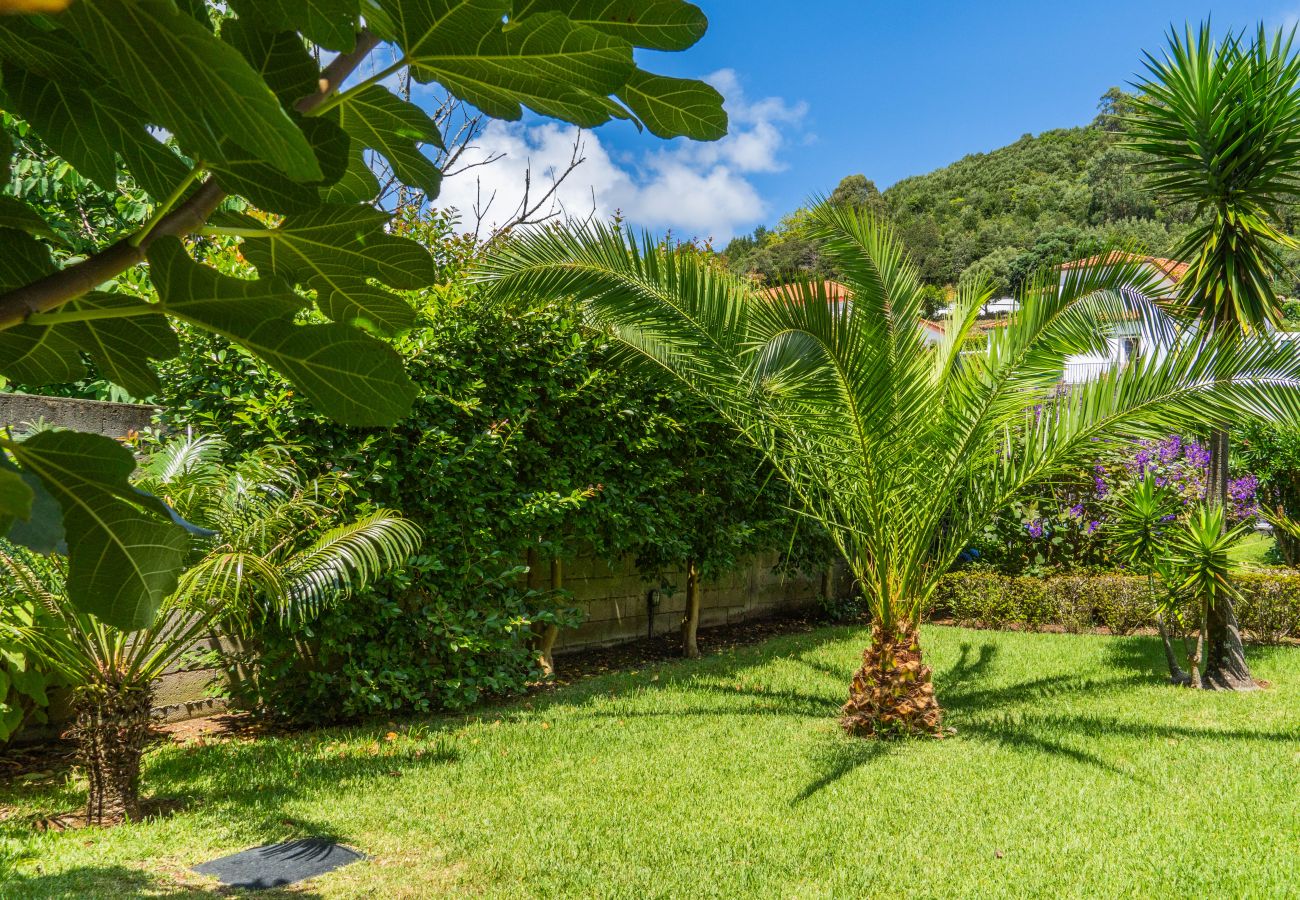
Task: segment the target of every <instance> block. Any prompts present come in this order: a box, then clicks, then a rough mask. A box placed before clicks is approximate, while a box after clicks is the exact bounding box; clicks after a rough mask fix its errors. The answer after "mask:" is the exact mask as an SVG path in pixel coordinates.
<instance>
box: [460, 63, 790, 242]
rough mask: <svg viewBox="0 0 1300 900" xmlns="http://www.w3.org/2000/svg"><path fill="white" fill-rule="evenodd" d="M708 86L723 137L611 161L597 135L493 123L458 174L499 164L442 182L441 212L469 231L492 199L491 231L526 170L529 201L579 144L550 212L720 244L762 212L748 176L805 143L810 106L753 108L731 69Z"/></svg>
mask: <svg viewBox="0 0 1300 900" xmlns="http://www.w3.org/2000/svg"><path fill="white" fill-rule="evenodd" d="M707 80H708V81H709V82H710V83H712V84H713V85H714V87H716V88H717V89H718V90H719V92H721V93H722V95H723V97H724V98H725V105H726V109H727V113H728V116H729V118H730V130H729V133H728V134H727V136H726V137H724V138H722V139H721V140H718V141H712V142H708V143H701V142H695V141H687V140H674V141H670V142H666V143H664V144H661V145H660V146H659V147H657V148H655V149H654V150H651V151H647V152H643V153H639V154H626V155H622V156H619V157H618V158H615V156H613V155H611V153H610V151H609V149H608V148H607V147H606V146H605V145H604V144H603V143H602V142H601V141H600V138H599V136H598V135H596V134H592V133H589V132H588V133H580V132H579V130H578V129H577V128H575V127H573V126H569V125H560V124H555V123H545V124H541V125H531V126H527V125H522V124H520V123H510V122H500V121H493V122H491V123H490V124H489V125H488V127H487V129H486V130H485V131H484V133H483V135H482V136H481V137H480V139H479V140H478V141H477V142H476V145H475V146H474V147H473V148H470V149H469V150H467V151H466V152H465V154H464V156H462V157H461V159H460V161H459V163H458V166H457V168H459V167H460V166H463V165H465V164H466V163H476V162H481V161H483V160H485V159H489V158H491V157H492V156H496V155H498V154H500V155H501V158H500V159H499V160H497V161H496V162H494V163H492V164H490V165H485V166H480V167H477V168H471V169H468V170H466V171H463V172H461V173H460V174H458V175H456V176H454V177H450V178H447V179H446V180H445V181H444V182H443V187H442V193H441V195H440V196H439V197H438V201H437V202H438V205H439V206H444V207H448V206H454V207H456V208H457V209H459V210H460V211H461V216H462V225H463V226H464V227H467V228H472V227H473V223H474V215H473V212H472V211H473V209H474V208H475V206H476V205H477V206H479V207H480V208H481V207H483V206H484V205H485V204H487V202H488V200H489V198H492V197H493V196H494V195H495V199H493V200H492V205H491V207H490V208H489V209H488V213H487V216H486V217H485V219H484V226H485V228H489V229H490V228H491V226H492V224H493V223H499V222H501V221H503V220H505V219H507V218H508V217H509V216H510V215H511V214H512V213H513V212H514V210H515V209H516V208H517V207H518V206H519V203H520V200H521V199H522V196H523V185H524V173H525V171H527V169H528V167H529V166H530V165H531V166H532V173H533V185H532V192H533V197H534V198H536V197H537V196H539V195H540V194H541V193H542V192H544V191H546V190H547V189H548V188H549V187H550V186H551V184H552V179H554V178H555V177H557V176H558V174H560V173H562V172H563V171H564V169H565V167H566V166H567V164H568V162H569V160H570V158H571V156H572V153H573V145H574V141H575V140H579V141H580V151H581V155H582V156H583V157H585V162H583V164H582V165H581V166H579V167H578V168H577V169H576V170H575V171H574V172H573V173H572V174H570V175H569V177H568V178H567V179H566V180H565V181H564V182H563V183H562V184H561V185H560V187H559V189H558V190H557V191H556V194H555V199H556V205H555V209H556V211H560V212H562V213H563V214H567V215H569V216H576V217H585V216H587V215H589V214H591V213H592V212H593V210H594V212H595V215H596V216H597V217H601V218H603V217H608V216H610V215H613V214H614V213H615V212H616V211H617V212H619V213H621V214H622V216H623V218H624V219H625V220H626V221H627V222H628V223H629V224H631V225H633V226H637V227H646V228H650V229H652V230H656V231H662V230H664V229H669V228H671V229H672V230H673V231H674V232H675V233H676V234H678V236H680V237H700V238H712V239H713V240H714V241H716V242H718V243H722V242H725V241H727V240H729V239H730V238H731V237H732V236H733V235H735V234H736V233H737V232H738V231H740V230H747V229H748V227H751V226H753V225H755V224H757V223H758V222H760V221H762V219H763V218H764V216H765V215H766V213H767V212H768V207H767V204H766V203H765V202H764V201H763V198H762V197H761V196H759V193H758V191H757V189H756V188H755V187H754V185H753V184H752V183H751V181H750V176H752V175H762V174H768V173H772V172H779V171H781V170H782V169H784V168H785V163H784V161H783V159H782V151H783V150H784V149H785V148H786V147H787V146H789V145H791V144H796V145H797V144H799V143H800V142H802V141H804V137H803V136H802V135H798V136H797V137H795V135H796V134H797V132H798V131H799V126H800V125H801V123H802V121H803V118H804V116H805V115H806V113H807V107H806V106H805V104H803V103H795V104H791V103H788V102H786V101H785V100H783V99H781V98H780V97H766V98H763V99H760V100H757V101H754V102H750V101H748V100H747V99H746V98H745V96H744V92H743V91H742V90H741V87H740V83H739V80H738V79H737V77H736V74H735V72H733V71H732V70H730V69H723V70H721V71H718V72H715V73H713V74H712V75H710V76H709V77H708V79H707Z"/></svg>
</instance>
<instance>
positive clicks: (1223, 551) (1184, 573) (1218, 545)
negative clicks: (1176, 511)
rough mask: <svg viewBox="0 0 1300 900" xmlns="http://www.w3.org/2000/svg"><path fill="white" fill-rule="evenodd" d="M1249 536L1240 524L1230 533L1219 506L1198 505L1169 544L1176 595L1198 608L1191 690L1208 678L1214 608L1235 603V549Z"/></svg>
mask: <svg viewBox="0 0 1300 900" xmlns="http://www.w3.org/2000/svg"><path fill="white" fill-rule="evenodd" d="M1248 533H1249V525H1248V524H1246V523H1240V524H1238V525H1237V526H1236V527H1235V528H1233V529H1231V530H1228V528H1227V515H1226V513H1225V511H1224V508H1223V507H1222V506H1219V505H1218V504H1217V503H1200V504H1197V506H1196V507H1195V509H1193V510H1192V514H1191V515H1190V516H1189V517H1188V518H1187V520H1186V522H1184V523H1183V526H1182V527H1181V528H1178V529H1175V530H1174V532H1173V534H1172V535H1171V536H1170V541H1169V552H1170V556H1169V566H1170V570H1171V571H1172V572H1173V573H1175V575H1176V578H1177V581H1176V584H1175V585H1174V587H1175V590H1176V592H1177V593H1178V594H1179V595H1180V596H1182V597H1183V598H1184V599H1185V600H1188V601H1192V602H1194V603H1195V604H1196V605H1197V606H1198V607H1199V620H1200V624H1201V628H1200V632H1201V633H1200V636H1199V637H1198V638H1197V641H1196V651H1195V653H1194V654H1193V656H1192V662H1191V667H1192V674H1191V684H1192V687H1202V686H1203V685H1202V683H1201V682H1202V680H1203V679H1204V678H1205V671H1204V666H1205V662H1206V659H1205V652H1206V649H1207V641H1208V635H1207V627H1208V624H1209V622H1210V621H1212V619H1211V613H1212V612H1213V610H1214V607H1215V606H1218V605H1220V604H1223V603H1230V602H1232V600H1233V598H1235V597H1236V596H1237V592H1236V589H1235V588H1233V586H1232V581H1231V579H1230V577H1229V576H1230V573H1231V571H1232V549H1233V547H1235V546H1236V545H1237V544H1239V543H1241V541H1242V539H1243V538H1245V536H1246V535H1247V534H1248Z"/></svg>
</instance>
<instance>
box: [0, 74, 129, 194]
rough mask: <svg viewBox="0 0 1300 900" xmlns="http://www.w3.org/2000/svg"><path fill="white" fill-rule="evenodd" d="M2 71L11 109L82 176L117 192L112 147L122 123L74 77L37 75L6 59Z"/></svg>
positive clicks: (105, 188)
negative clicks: (68, 78) (10, 63)
mask: <svg viewBox="0 0 1300 900" xmlns="http://www.w3.org/2000/svg"><path fill="white" fill-rule="evenodd" d="M0 71H3V74H4V91H5V94H6V95H7V96H8V98H9V102H10V103H11V104H12V108H13V110H14V111H15V112H17V113H18V115H20V116H22V117H23V118H24V119H26V120H27V121H28V122H29V123H30V124H31V126H32V127H33V128H35V129H36V132H37V133H38V134H39V135H40V136H41V140H42V141H44V142H45V143H46V144H47V145H48V146H49V147H50V149H51V150H53V151H54V152H55V153H57V154H58V155H59V156H62V157H63V158H64V159H66V160H67V161H68V162H70V163H72V166H73V168H75V169H76V170H77V171H78V172H80V173H81V174H82V175H83V176H85V177H86V178H89V179H90V180H91V181H93V182H94V183H95V184H97V185H99V186H100V187H101V188H103V189H104V190H106V191H116V190H117V158H116V156H115V155H114V152H113V148H114V147H115V146H116V145H117V144H118V141H117V136H118V134H119V132H120V131H121V128H120V126H119V125H118V123H117V121H116V120H114V119H113V118H112V116H111V115H110V114H109V113H108V111H107V110H105V109H104V108H103V107H102V106H100V105H99V104H98V103H95V102H94V100H93V99H92V98H91V96H90V94H88V93H86V92H85V91H84V90H82V89H81V88H79V87H78V86H77V84H78V83H77V82H69V81H66V80H62V79H55V78H46V77H43V76H41V75H35V74H33V73H31V72H27V71H25V70H23V69H19V68H15V67H14V66H12V65H9V64H8V63H6V64H5V65H4V66H3V68H2V69H0Z"/></svg>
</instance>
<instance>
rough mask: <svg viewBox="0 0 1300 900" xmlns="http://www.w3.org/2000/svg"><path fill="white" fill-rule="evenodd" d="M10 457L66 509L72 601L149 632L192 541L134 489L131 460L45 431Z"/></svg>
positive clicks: (96, 441)
mask: <svg viewBox="0 0 1300 900" xmlns="http://www.w3.org/2000/svg"><path fill="white" fill-rule="evenodd" d="M9 449H10V451H11V452H12V453H13V454H14V456H15V457H16V458H17V460H18V462H19V463H20V464H21V465H22V466H23V468H24V469H26V470H27V471H29V472H32V473H34V474H35V475H36V476H37V477H39V478H40V479H41V482H42V483H43V484H44V485H45V487H46V489H47V490H49V491H50V493H51V494H53V495H54V497H55V498H56V499H57V500H58V502H59V505H60V506H62V507H63V525H64V529H65V530H66V532H67V544H68V579H67V591H68V597H69V599H70V600H71V601H72V602H73V603H74V604H76V606H77V607H78V608H79V609H82V610H84V611H86V612H89V613H92V614H94V615H95V616H97V617H99V618H100V619H102V620H103V621H104V622H107V623H108V624H109V625H113V626H116V627H118V628H122V629H125V630H135V629H138V628H145V627H147V626H149V625H150V624H152V623H153V621H154V617H155V615H156V614H157V611H158V607H159V606H160V605H161V604H162V601H163V600H164V599H165V598H166V597H167V595H168V594H170V593H171V592H172V591H173V590H174V589H175V587H176V580H177V576H178V575H179V573H180V570H181V568H182V566H183V565H184V561H185V553H186V550H187V549H188V545H189V539H188V537H187V535H186V533H185V530H184V529H183V528H180V527H179V526H177V525H174V524H172V523H171V522H170V521H169V520H168V518H167V512H166V509H165V507H163V505H162V504H161V503H159V502H157V501H151V500H149V499H148V498H144V497H141V496H140V495H139V494H138V493H136V492H135V490H134V489H133V488H132V487H131V484H130V481H129V480H128V479H129V478H130V476H131V473H132V472H133V471H135V458H134V457H133V456H132V455H131V452H130V451H129V450H127V449H126V448H125V447H123V446H122V445H120V444H118V443H117V442H116V441H114V440H112V439H111V438H106V437H100V436H99V435H95V434H84V433H82V432H77V431H43V432H40V433H39V434H35V435H33V436H32V437H30V438H28V439H27V440H25V441H22V442H20V443H14V444H11V445H10V447H9Z"/></svg>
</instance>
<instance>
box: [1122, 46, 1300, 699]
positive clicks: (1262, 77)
mask: <svg viewBox="0 0 1300 900" xmlns="http://www.w3.org/2000/svg"><path fill="white" fill-rule="evenodd" d="M1293 37H1294V32H1292V34H1291V35H1290V36H1286V35H1284V33H1283V32H1281V31H1278V32H1277V33H1276V34H1275V35H1274V36H1273V37H1272V39H1269V37H1268V35H1267V33H1266V32H1265V30H1264V27H1263V26H1262V25H1261V26H1260V27H1259V29H1258V32H1257V33H1256V35H1255V38H1254V40H1252V41H1250V42H1249V43H1246V42H1245V41H1244V40H1243V36H1242V35H1229V36H1227V37H1225V38H1223V39H1222V40H1221V41H1217V42H1216V41H1215V40H1214V38H1213V35H1212V34H1211V31H1210V26H1209V23H1208V22H1207V23H1204V24H1202V25H1201V26H1200V28H1199V29H1198V30H1197V31H1196V32H1195V33H1193V31H1192V29H1191V28H1190V26H1189V27H1188V28H1186V29H1185V31H1184V33H1183V35H1182V36H1179V35H1178V34H1177V33H1172V34H1171V35H1170V37H1169V48H1168V50H1167V51H1166V53H1165V54H1164V55H1163V56H1162V57H1160V58H1157V57H1156V56H1154V55H1152V54H1147V56H1146V69H1147V76H1146V77H1145V78H1144V79H1143V80H1142V81H1141V82H1140V83H1139V84H1138V85H1137V87H1138V88H1139V90H1140V91H1141V92H1142V96H1139V97H1138V98H1137V99H1136V100H1135V101H1134V103H1133V106H1134V109H1135V112H1136V115H1135V116H1133V117H1132V118H1130V119H1128V120H1127V122H1126V124H1127V128H1128V130H1129V134H1130V142H1131V146H1132V147H1133V148H1134V149H1136V150H1139V151H1141V152H1143V153H1145V154H1147V156H1148V161H1147V163H1146V166H1145V168H1146V169H1147V170H1148V171H1149V173H1150V174H1151V176H1152V177H1151V186H1152V188H1153V189H1155V190H1157V191H1159V192H1161V193H1162V194H1163V195H1164V196H1165V197H1166V198H1168V199H1170V200H1175V201H1182V202H1189V203H1193V204H1195V205H1196V207H1197V210H1198V212H1199V214H1200V215H1199V219H1198V223H1197V224H1196V225H1195V226H1194V227H1193V228H1192V230H1191V231H1190V232H1189V233H1188V235H1187V237H1186V238H1185V240H1184V241H1183V242H1182V244H1181V245H1180V246H1179V248H1178V250H1177V254H1178V255H1179V256H1180V257H1181V258H1182V259H1184V260H1186V261H1187V262H1188V263H1189V264H1190V265H1189V268H1188V270H1187V274H1186V275H1185V276H1184V277H1183V278H1182V280H1181V282H1180V284H1179V286H1178V298H1179V300H1178V305H1179V307H1180V308H1179V309H1178V310H1177V312H1178V313H1180V314H1181V315H1182V316H1184V317H1186V318H1191V319H1195V320H1197V321H1199V322H1200V323H1201V326H1202V329H1203V331H1204V333H1205V334H1206V336H1207V337H1210V338H1213V339H1218V340H1232V339H1235V338H1238V337H1241V336H1245V335H1249V334H1252V333H1255V332H1258V331H1261V330H1266V329H1267V327H1268V326H1269V325H1276V324H1278V322H1279V321H1280V320H1281V304H1280V303H1279V301H1278V298H1277V296H1276V294H1275V293H1274V290H1273V282H1272V278H1273V275H1274V273H1276V272H1277V271H1279V270H1280V269H1281V268H1282V261H1281V259H1280V257H1279V254H1278V248H1279V247H1282V246H1294V241H1293V240H1292V239H1291V238H1290V237H1288V236H1286V235H1285V234H1284V233H1282V231H1280V230H1279V228H1278V223H1279V222H1280V221H1281V213H1282V204H1284V203H1287V202H1289V201H1293V200H1295V199H1296V198H1297V197H1300V89H1298V88H1300V58H1297V57H1296V56H1295V55H1294V54H1293V53H1292V50H1291V47H1292V38H1293ZM1231 422H1232V419H1231V418H1230V417H1229V418H1225V419H1223V420H1221V421H1218V422H1213V423H1211V428H1212V431H1211V438H1210V451H1211V469H1210V486H1209V487H1210V489H1209V494H1210V499H1211V500H1213V501H1214V502H1216V503H1218V504H1219V505H1220V506H1226V505H1227V502H1228V501H1227V495H1228V430H1229V427H1230V424H1231ZM1210 613H1211V621H1210V623H1209V631H1208V635H1209V646H1208V648H1207V657H1206V660H1205V667H1204V671H1203V673H1202V674H1203V678H1202V681H1203V683H1204V685H1205V686H1206V687H1211V688H1230V689H1236V690H1252V689H1254V687H1255V682H1254V680H1253V679H1252V678H1251V676H1250V668H1249V667H1248V666H1247V665H1246V657H1245V653H1244V651H1243V650H1242V645H1241V635H1240V632H1239V630H1238V628H1237V619H1236V615H1235V614H1234V612H1233V607H1232V602H1231V598H1230V596H1229V595H1226V594H1225V595H1224V598H1223V601H1222V602H1220V603H1218V604H1215V605H1214V606H1213V608H1212V609H1211V610H1210Z"/></svg>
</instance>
